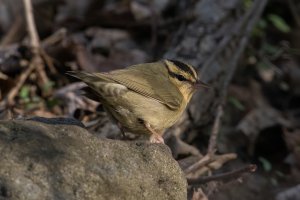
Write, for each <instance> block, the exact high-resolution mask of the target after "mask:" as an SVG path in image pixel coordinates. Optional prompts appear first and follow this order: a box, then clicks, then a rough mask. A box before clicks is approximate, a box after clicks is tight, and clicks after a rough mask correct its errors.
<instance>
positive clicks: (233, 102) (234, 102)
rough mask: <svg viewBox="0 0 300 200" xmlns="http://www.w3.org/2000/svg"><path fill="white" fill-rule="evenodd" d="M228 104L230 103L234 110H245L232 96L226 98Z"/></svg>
mask: <svg viewBox="0 0 300 200" xmlns="http://www.w3.org/2000/svg"><path fill="white" fill-rule="evenodd" d="M228 102H229V103H231V104H232V105H233V106H234V107H235V108H237V109H238V110H240V111H244V110H245V106H244V105H243V104H242V103H241V102H240V101H239V100H238V99H237V98H235V97H233V96H230V97H228Z"/></svg>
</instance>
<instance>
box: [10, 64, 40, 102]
mask: <svg viewBox="0 0 300 200" xmlns="http://www.w3.org/2000/svg"><path fill="white" fill-rule="evenodd" d="M34 69H35V65H34V64H33V63H30V65H29V66H28V68H27V69H26V70H25V72H23V73H22V74H21V76H20V78H19V80H18V81H17V85H16V86H15V87H14V88H12V89H11V90H10V91H9V93H8V94H7V97H6V100H5V101H4V103H7V104H8V105H13V101H14V98H15V96H16V95H17V94H18V92H19V90H20V89H21V87H22V85H23V84H24V83H25V81H26V79H27V78H28V76H29V75H30V73H31V72H32V71H33V70H34Z"/></svg>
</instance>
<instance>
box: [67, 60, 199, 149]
mask: <svg viewBox="0 0 300 200" xmlns="http://www.w3.org/2000/svg"><path fill="white" fill-rule="evenodd" d="M68 74H69V75H71V76H74V77H76V78H78V79H80V80H82V81H83V82H85V83H86V84H87V85H88V87H89V88H90V89H91V91H90V93H89V94H87V96H88V97H91V98H92V99H93V100H98V101H100V102H101V103H102V104H103V106H104V108H105V110H106V111H107V112H108V113H109V114H110V115H111V117H112V118H113V119H114V120H115V121H116V122H117V123H118V125H119V127H120V128H121V129H122V130H123V131H129V132H131V133H134V134H147V135H149V136H150V141H151V142H156V143H163V139H162V137H161V136H162V134H163V132H164V130H165V129H166V128H169V127H170V126H172V125H173V124H174V123H175V122H176V121H177V120H178V119H179V117H180V116H181V114H182V113H183V111H184V110H185V108H186V106H187V104H188V102H189V101H190V99H191V97H192V95H193V93H194V92H195V89H196V88H197V87H198V86H199V85H204V84H203V83H201V82H199V81H198V80H197V79H198V75H197V73H196V71H195V69H194V68H193V67H192V66H190V65H187V64H185V63H182V62H179V61H174V60H164V61H159V62H154V63H144V64H138V65H133V66H130V67H128V68H125V69H121V70H115V71H111V72H108V73H87V72H69V73H68ZM91 94H92V95H91Z"/></svg>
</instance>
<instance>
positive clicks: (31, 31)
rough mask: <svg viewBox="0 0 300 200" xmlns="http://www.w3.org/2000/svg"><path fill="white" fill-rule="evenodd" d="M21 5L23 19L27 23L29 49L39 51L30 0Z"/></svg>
mask: <svg viewBox="0 0 300 200" xmlns="http://www.w3.org/2000/svg"><path fill="white" fill-rule="evenodd" d="M23 3H24V9H25V18H26V22H27V29H28V33H29V38H30V46H31V48H33V51H39V48H40V40H39V36H38V34H37V31H36V26H35V22H34V17H33V8H32V3H31V0H23ZM35 53H37V52H35Z"/></svg>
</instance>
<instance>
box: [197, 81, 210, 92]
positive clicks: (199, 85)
mask: <svg viewBox="0 0 300 200" xmlns="http://www.w3.org/2000/svg"><path fill="white" fill-rule="evenodd" d="M194 88H195V89H196V90H198V89H200V88H211V87H210V86H209V85H208V84H206V83H204V82H202V81H200V80H197V82H196V83H195V85H194Z"/></svg>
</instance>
